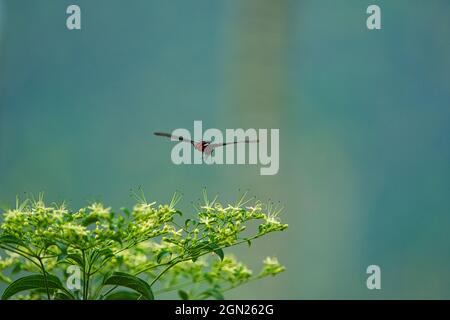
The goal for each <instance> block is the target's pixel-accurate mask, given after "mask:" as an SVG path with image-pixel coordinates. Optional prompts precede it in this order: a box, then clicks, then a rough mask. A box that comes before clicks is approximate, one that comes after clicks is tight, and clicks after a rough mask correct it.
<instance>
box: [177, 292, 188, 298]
mask: <svg viewBox="0 0 450 320" xmlns="http://www.w3.org/2000/svg"><path fill="white" fill-rule="evenodd" d="M178 295H179V296H180V298H181V300H189V294H188V293H187V292H186V291H184V290H179V291H178Z"/></svg>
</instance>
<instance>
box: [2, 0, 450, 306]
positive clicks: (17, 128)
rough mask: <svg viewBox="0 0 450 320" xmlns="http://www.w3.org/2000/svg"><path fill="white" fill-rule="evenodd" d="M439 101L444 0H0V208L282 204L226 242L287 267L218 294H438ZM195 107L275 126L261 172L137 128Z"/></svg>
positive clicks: (445, 148) (447, 79) (444, 53)
mask: <svg viewBox="0 0 450 320" xmlns="http://www.w3.org/2000/svg"><path fill="white" fill-rule="evenodd" d="M73 3H75V4H78V5H80V7H81V10H82V30H81V31H69V30H67V29H66V17H67V15H66V13H65V11H66V8H67V6H68V5H69V4H73ZM370 4H378V5H379V6H380V7H381V10H382V30H379V31H369V30H368V29H367V28H366V18H367V16H368V15H367V14H366V8H367V7H368V6H369V5H370ZM449 107H450V1H448V0H433V1H423V0H420V1H419V0H416V1H412V0H398V1H351V0H346V1H344V0H342V1H334V0H320V1H318V0H309V1H306V0H303V1H300V0H299V1H296V0H290V1H281V0H249V1H238V0H234V1H209V0H203V1H182V0H179V1H162V0H160V1H156V0H155V1H150V0H133V1H120V0H95V1H87V0H77V1H65V0H40V1H31V0H30V1H25V0H2V1H0V203H2V204H3V205H11V204H12V203H13V202H14V199H15V196H16V194H19V195H20V194H23V192H30V193H37V192H39V191H45V193H46V199H47V200H49V201H61V200H63V199H66V200H68V201H69V203H70V205H71V206H72V207H75V208H76V207H78V206H82V205H85V204H86V203H87V202H89V201H92V200H102V201H105V202H106V203H107V204H109V205H111V206H112V207H113V208H116V209H118V208H119V207H121V206H123V205H127V206H130V205H131V204H132V203H133V199H132V198H131V197H130V188H134V189H136V188H137V187H139V186H142V187H143V189H144V190H145V191H146V193H147V195H148V197H149V198H152V199H155V200H158V201H167V200H169V199H170V197H171V195H172V193H173V192H174V191H175V190H180V191H182V192H183V193H184V200H183V202H182V204H181V208H182V209H184V210H185V211H189V210H191V204H190V201H191V200H196V199H197V198H199V196H200V193H201V188H202V186H206V187H207V188H208V191H209V192H210V193H211V194H215V193H218V194H219V195H220V197H221V199H222V200H223V201H225V202H227V201H232V200H233V199H234V198H235V197H236V196H237V194H238V189H239V188H240V189H247V188H248V189H250V192H251V194H252V195H256V196H258V197H259V198H261V199H263V200H267V199H269V198H271V199H274V200H276V201H278V200H279V201H281V202H282V203H283V204H284V206H285V211H284V213H283V215H282V220H283V221H285V222H287V223H289V225H290V227H289V229H288V231H287V232H284V233H280V234H274V235H273V236H270V237H268V238H267V239H262V240H261V241H258V242H255V243H254V246H252V248H251V249H249V248H247V247H240V248H236V249H233V250H228V252H233V253H235V254H236V255H237V256H238V257H239V258H240V259H241V260H243V261H244V262H248V263H249V265H250V266H251V267H252V268H253V269H255V270H257V269H258V268H259V265H260V261H261V260H262V259H263V258H264V257H265V256H267V255H276V256H278V258H279V260H280V262H281V263H283V264H285V265H286V267H287V271H286V272H285V273H284V274H282V275H280V276H279V277H278V278H273V279H266V280H264V281H260V282H255V283H251V284H249V285H247V286H245V287H242V288H239V289H237V290H235V291H232V292H230V293H229V294H228V296H227V297H228V298H247V299H258V298H267V299H269V298H288V299H312V298H337V299H346V298H352V299H353V298H360V299H379V298H388V299H392V298H398V299H406V298H438V299H442V298H446V299H449V298H450V236H449V226H450V197H449V195H450V166H449V163H450V147H449V146H450V144H449V136H450V121H449V120H450V117H449V116H450V108H449ZM194 120H203V125H204V128H219V129H223V130H224V129H226V128H239V127H243V128H279V129H280V139H281V141H280V151H281V154H280V171H279V173H278V174H277V175H275V176H260V175H259V168H258V167H256V166H251V165H247V166H245V165H244V166H233V165H229V166H225V165H222V166H207V165H202V166H198V165H197V166H194V165H192V166H189V165H182V166H175V165H173V164H172V163H171V161H170V151H171V148H172V146H173V144H172V143H171V142H170V141H164V140H162V139H160V138H156V137H154V136H152V132H153V131H169V132H170V131H172V130H173V129H175V128H187V129H190V130H193V121H194ZM370 264H377V265H379V266H380V267H381V271H382V289H381V290H372V291H370V290H368V289H367V288H366V277H367V275H366V273H365V271H366V268H367V266H368V265H370Z"/></svg>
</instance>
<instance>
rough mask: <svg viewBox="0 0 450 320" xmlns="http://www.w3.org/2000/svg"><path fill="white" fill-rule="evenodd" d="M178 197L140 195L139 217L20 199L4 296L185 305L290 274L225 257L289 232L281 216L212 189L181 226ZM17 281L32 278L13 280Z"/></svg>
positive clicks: (4, 229)
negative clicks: (175, 297) (74, 276)
mask: <svg viewBox="0 0 450 320" xmlns="http://www.w3.org/2000/svg"><path fill="white" fill-rule="evenodd" d="M180 198H181V197H180V196H179V195H178V194H175V195H174V197H173V198H172V200H171V202H170V203H169V204H167V205H162V204H161V205H157V204H156V203H155V202H148V201H146V199H145V197H142V198H140V199H139V201H138V203H137V204H136V205H135V206H134V207H133V209H132V210H131V212H130V211H129V210H127V209H122V212H120V213H115V212H113V211H112V210H111V208H109V207H105V206H104V205H103V204H101V203H93V204H91V205H89V206H87V207H85V208H81V209H79V210H78V211H70V210H69V209H68V208H67V207H66V205H65V204H62V205H50V206H48V205H46V204H45V203H44V201H43V197H42V196H40V197H39V199H38V200H33V201H31V200H27V201H24V202H22V203H20V202H19V201H17V203H16V207H15V208H14V209H11V210H7V211H5V212H3V222H2V223H1V224H0V249H3V251H5V254H4V255H3V258H1V257H0V281H4V282H7V283H9V286H8V287H7V288H6V290H5V291H4V293H3V295H2V298H3V299H8V298H10V297H12V296H14V297H16V298H26V297H28V298H33V299H35V298H38V299H39V298H47V299H153V298H154V294H158V295H159V294H163V293H166V292H172V291H177V292H178V294H179V295H180V297H181V298H182V299H206V298H216V299H221V298H223V293H224V292H225V291H227V290H230V289H233V288H235V287H236V286H238V285H242V284H244V283H247V282H249V281H252V280H256V279H260V278H262V277H266V276H269V275H276V274H278V273H280V272H282V271H284V267H283V266H281V265H280V264H279V263H278V261H277V260H276V258H267V259H266V260H264V266H263V268H262V270H261V271H260V272H259V273H258V274H256V275H253V273H252V271H250V270H249V269H248V268H247V267H246V266H245V265H244V264H242V263H241V262H238V261H236V259H235V258H234V257H232V256H229V255H227V256H225V255H224V251H223V250H224V249H225V248H228V247H232V246H235V245H239V244H241V243H247V244H248V245H250V244H251V242H252V241H253V240H255V239H257V238H259V237H262V236H264V235H267V234H268V233H271V232H276V231H283V230H285V229H286V228H287V225H286V224H282V223H281V222H280V220H279V219H278V214H279V210H274V208H273V207H272V206H271V205H268V206H265V205H263V204H262V203H261V202H259V201H254V203H253V204H252V205H250V200H246V199H245V195H244V196H243V197H242V198H241V199H239V201H237V202H236V203H235V204H231V205H226V206H224V205H222V204H220V203H219V202H217V197H216V198H215V199H213V200H212V201H209V200H208V198H207V195H206V192H205V191H204V202H203V203H202V204H200V205H199V206H198V207H196V209H197V213H196V217H195V218H193V219H185V220H181V219H182V218H181V216H182V213H181V212H180V211H178V210H177V209H176V208H175V207H176V205H177V203H178V202H179V200H180ZM179 220H181V221H179ZM255 226H256V229H255ZM252 229H255V230H256V231H255V232H250V231H249V230H252ZM69 266H76V267H78V268H79V270H80V277H81V279H79V280H80V283H81V284H80V286H79V287H78V288H75V289H68V288H67V287H66V285H65V283H66V282H67V281H68V280H69V278H70V277H71V275H70V273H67V270H68V269H67V268H68V267H69ZM18 274H20V275H23V274H26V275H25V276H23V277H20V278H18V279H16V280H15V281H12V280H11V277H12V276H14V275H18ZM24 283H26V284H27V285H24ZM30 283H33V285H32V286H31V287H30ZM30 288H31V289H30ZM118 288H122V289H123V288H125V289H126V290H125V291H123V290H121V291H119V290H118ZM24 293H28V294H24Z"/></svg>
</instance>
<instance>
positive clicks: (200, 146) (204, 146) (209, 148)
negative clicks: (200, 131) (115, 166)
mask: <svg viewBox="0 0 450 320" xmlns="http://www.w3.org/2000/svg"><path fill="white" fill-rule="evenodd" d="M154 134H155V135H156V136H160V137H167V138H170V139H171V140H172V141H184V142H187V143H190V144H192V146H193V147H194V149H196V150H198V151H200V152H201V153H203V154H204V155H206V157H208V156H210V155H211V154H213V153H214V149H215V148H218V147H223V146H226V145H229V144H237V143H258V142H259V140H248V139H246V140H244V141H233V142H221V143H211V141H204V140H202V141H200V142H195V141H192V140H190V139H187V138H184V137H180V136H174V135H172V134H170V133H164V132H154Z"/></svg>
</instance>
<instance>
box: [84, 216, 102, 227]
mask: <svg viewBox="0 0 450 320" xmlns="http://www.w3.org/2000/svg"><path fill="white" fill-rule="evenodd" d="M97 221H99V219H98V216H96V215H90V216H88V217H87V218H85V219H84V220H83V221H82V222H81V224H82V225H83V226H85V227H87V226H89V225H91V224H93V223H95V222H97Z"/></svg>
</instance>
